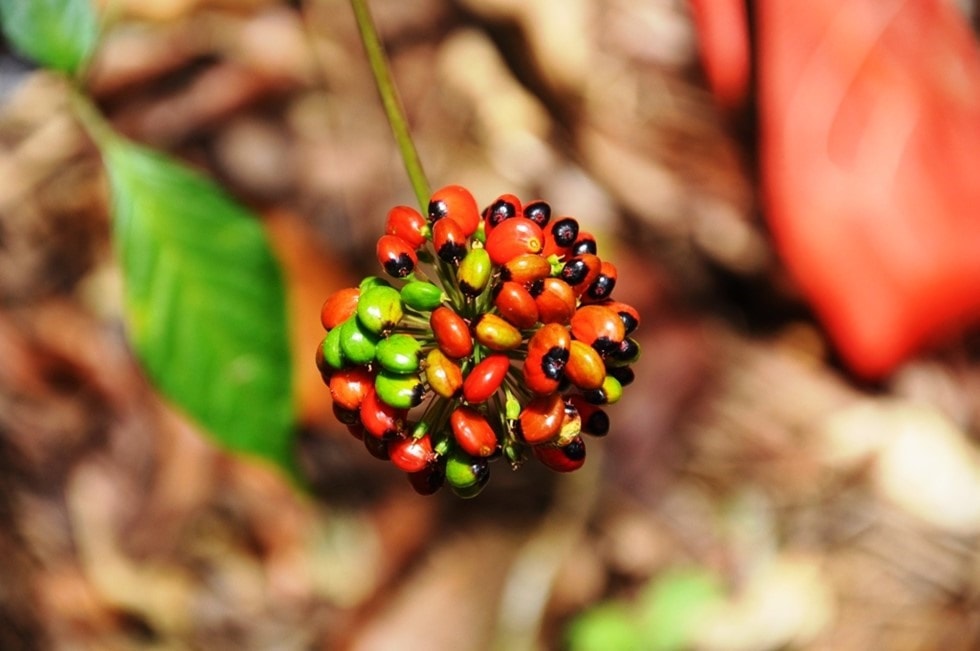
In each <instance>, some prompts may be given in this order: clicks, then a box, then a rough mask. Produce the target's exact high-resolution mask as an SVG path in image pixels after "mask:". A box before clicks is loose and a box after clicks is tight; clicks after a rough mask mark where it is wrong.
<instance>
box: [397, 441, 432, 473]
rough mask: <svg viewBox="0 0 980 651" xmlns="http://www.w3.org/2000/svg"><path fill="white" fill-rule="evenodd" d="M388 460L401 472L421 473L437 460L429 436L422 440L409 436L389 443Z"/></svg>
mask: <svg viewBox="0 0 980 651" xmlns="http://www.w3.org/2000/svg"><path fill="white" fill-rule="evenodd" d="M388 458H389V459H391V462H392V463H393V464H394V465H395V467H396V468H398V469H399V470H404V471H405V472H410V473H411V472H421V471H423V470H425V469H426V468H427V467H428V466H429V464H430V463H431V462H432V460H433V459H435V453H434V452H433V451H432V441H431V440H430V439H429V435H428V434H426V435H425V436H423V437H421V438H414V437H411V436H407V437H405V438H402V439H395V440H393V441H389V442H388Z"/></svg>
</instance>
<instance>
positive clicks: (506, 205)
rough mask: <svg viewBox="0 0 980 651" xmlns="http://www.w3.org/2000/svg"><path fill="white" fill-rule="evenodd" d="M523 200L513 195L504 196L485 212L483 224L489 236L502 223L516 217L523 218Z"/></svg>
mask: <svg viewBox="0 0 980 651" xmlns="http://www.w3.org/2000/svg"><path fill="white" fill-rule="evenodd" d="M523 215H524V211H523V209H522V208H521V200H520V199H518V198H517V197H516V196H514V195H513V194H502V195H500V196H499V197H497V199H496V201H494V202H493V203H492V204H490V205H489V206H487V207H486V208H485V209H484V210H483V223H484V229H485V232H486V234H487V236H489V235H490V232H491V231H493V229H495V228H496V227H497V226H499V225H500V224H501V223H503V222H505V221H507V220H508V219H513V218H515V217H522V216H523Z"/></svg>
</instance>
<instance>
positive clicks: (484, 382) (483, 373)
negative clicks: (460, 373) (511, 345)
mask: <svg viewBox="0 0 980 651" xmlns="http://www.w3.org/2000/svg"><path fill="white" fill-rule="evenodd" d="M509 370H510V358H508V357H507V356H506V355H501V354H496V355H490V356H489V357H485V358H483V359H482V360H480V363H479V364H477V365H476V366H474V367H473V368H472V369H471V370H470V372H469V374H468V375H467V376H466V379H465V380H463V397H464V398H465V399H466V402H469V403H470V404H476V403H480V402H484V401H486V400H487V399H488V398H489V397H490V396H492V395H493V394H495V393H496V392H497V389H499V388H500V385H501V384H502V383H503V381H504V377H505V376H506V375H507V371H509Z"/></svg>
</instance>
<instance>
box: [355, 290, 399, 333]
mask: <svg viewBox="0 0 980 651" xmlns="http://www.w3.org/2000/svg"><path fill="white" fill-rule="evenodd" d="M402 315H403V312H402V301H401V296H399V294H398V290H397V289H395V288H394V287H385V286H377V287H372V288H371V289H369V290H367V291H366V292H364V293H363V294H361V298H360V300H359V301H358V302H357V319H358V320H359V321H360V322H361V325H362V326H364V328H366V329H367V330H369V331H371V332H373V333H375V334H382V333H384V332H388V331H390V330H391V329H392V328H393V327H395V325H396V324H397V323H398V322H399V321H401V318H402Z"/></svg>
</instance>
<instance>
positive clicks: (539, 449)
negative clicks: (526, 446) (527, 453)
mask: <svg viewBox="0 0 980 651" xmlns="http://www.w3.org/2000/svg"><path fill="white" fill-rule="evenodd" d="M532 449H533V450H534V456H536V457H537V458H538V461H540V462H541V463H543V464H544V465H546V466H547V467H549V468H551V469H552V470H555V471H557V472H572V471H573V470H578V469H579V468H581V467H582V464H584V463H585V441H583V440H582V437H580V436H577V437H575V438H574V439H572V440H571V441H570V442H568V443H567V444H565V445H563V446H561V447H558V446H555V445H538V446H535V447H534V448H532Z"/></svg>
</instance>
